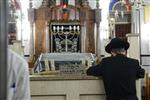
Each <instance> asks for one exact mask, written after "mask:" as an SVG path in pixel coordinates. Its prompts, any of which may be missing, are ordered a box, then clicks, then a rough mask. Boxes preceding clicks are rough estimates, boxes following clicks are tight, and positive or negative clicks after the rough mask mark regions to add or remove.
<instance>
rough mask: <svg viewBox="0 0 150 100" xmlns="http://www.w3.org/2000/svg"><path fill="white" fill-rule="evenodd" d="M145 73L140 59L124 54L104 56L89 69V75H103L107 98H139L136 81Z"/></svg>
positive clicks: (132, 99) (114, 99)
mask: <svg viewBox="0 0 150 100" xmlns="http://www.w3.org/2000/svg"><path fill="white" fill-rule="evenodd" d="M144 74H145V70H144V69H142V68H141V66H140V65H139V62H138V60H135V59H131V58H128V57H126V56H124V55H117V56H112V57H107V58H104V59H102V61H101V62H100V63H99V64H98V65H96V66H92V67H90V68H89V69H88V70H87V75H93V76H102V79H103V81H104V87H105V91H106V95H107V100H137V96H136V85H135V81H136V79H138V78H143V77H144Z"/></svg>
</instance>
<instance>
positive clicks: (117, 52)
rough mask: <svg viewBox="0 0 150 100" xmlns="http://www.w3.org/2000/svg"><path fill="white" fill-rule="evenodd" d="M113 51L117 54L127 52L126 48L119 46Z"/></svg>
mask: <svg viewBox="0 0 150 100" xmlns="http://www.w3.org/2000/svg"><path fill="white" fill-rule="evenodd" d="M111 52H113V53H115V54H122V53H123V52H126V50H125V49H124V48H117V49H112V50H111Z"/></svg>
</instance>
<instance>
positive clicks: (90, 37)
mask: <svg viewBox="0 0 150 100" xmlns="http://www.w3.org/2000/svg"><path fill="white" fill-rule="evenodd" d="M88 3H89V2H88V1H87V0H85V1H84V2H83V4H82V5H83V8H82V9H81V14H80V19H81V23H82V39H83V45H82V46H84V47H83V48H84V49H83V50H84V51H82V52H90V53H95V39H94V11H93V10H91V8H90V6H89V4H88Z"/></svg>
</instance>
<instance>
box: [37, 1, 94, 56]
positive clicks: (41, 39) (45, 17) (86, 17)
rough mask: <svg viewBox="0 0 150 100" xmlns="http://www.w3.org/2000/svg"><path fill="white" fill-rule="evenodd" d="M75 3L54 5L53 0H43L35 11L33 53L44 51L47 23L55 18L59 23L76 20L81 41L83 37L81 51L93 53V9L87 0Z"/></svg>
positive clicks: (38, 53)
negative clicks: (78, 23) (79, 24)
mask: <svg viewBox="0 0 150 100" xmlns="http://www.w3.org/2000/svg"><path fill="white" fill-rule="evenodd" d="M75 4H76V5H75V6H73V5H67V6H66V7H63V6H62V5H61V4H60V5H56V1H55V0H43V4H42V6H41V7H40V8H39V9H36V11H35V55H37V56H38V55H40V54H41V53H44V52H46V36H47V35H46V34H47V33H46V30H47V27H48V26H47V23H51V21H55V20H56V21H57V22H58V21H60V23H61V22H63V23H65V22H69V21H75V20H78V21H79V22H80V23H81V34H82V37H81V41H82V39H83V38H85V41H84V44H82V46H83V47H84V48H85V49H84V50H82V51H81V52H90V53H91V52H92V53H95V39H94V17H95V16H94V10H91V8H90V6H89V5H88V2H87V0H81V1H80V0H76V1H75ZM50 35H51V34H49V36H50ZM83 36H84V37H83ZM49 45H50V44H49Z"/></svg>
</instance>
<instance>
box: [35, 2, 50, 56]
mask: <svg viewBox="0 0 150 100" xmlns="http://www.w3.org/2000/svg"><path fill="white" fill-rule="evenodd" d="M35 13H36V15H35V17H36V18H35V55H36V56H39V55H40V54H41V53H45V52H46V34H45V33H46V27H47V26H46V25H47V24H46V16H47V13H48V12H47V8H46V1H45V0H44V1H43V3H42V6H41V7H40V8H39V9H37V10H36V12H35ZM36 58H37V57H36Z"/></svg>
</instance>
